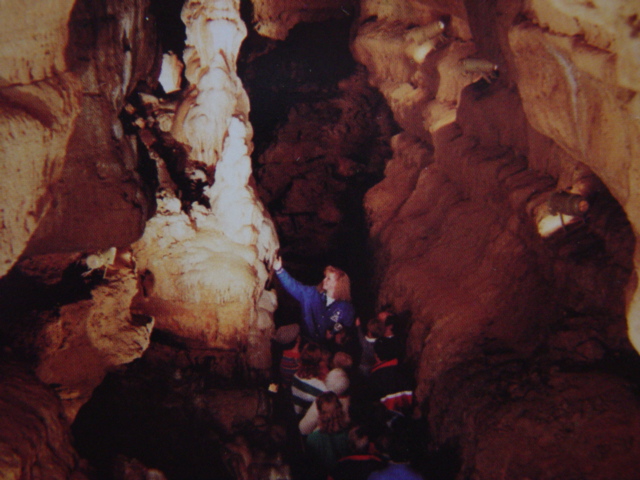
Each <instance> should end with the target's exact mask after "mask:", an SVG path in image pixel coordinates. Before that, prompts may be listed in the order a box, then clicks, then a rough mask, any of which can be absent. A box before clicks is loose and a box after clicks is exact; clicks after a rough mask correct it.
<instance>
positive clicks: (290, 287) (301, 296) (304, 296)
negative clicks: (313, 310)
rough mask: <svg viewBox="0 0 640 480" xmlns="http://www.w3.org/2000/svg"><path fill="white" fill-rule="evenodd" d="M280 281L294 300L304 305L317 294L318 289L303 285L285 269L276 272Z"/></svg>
mask: <svg viewBox="0 0 640 480" xmlns="http://www.w3.org/2000/svg"><path fill="white" fill-rule="evenodd" d="M276 275H277V277H278V280H280V283H281V284H282V286H283V287H284V289H285V290H286V291H287V292H289V293H290V294H291V296H292V297H293V298H295V299H296V300H298V301H299V302H300V303H302V304H304V303H305V302H306V301H308V300H309V299H310V298H311V297H312V295H313V294H314V293H315V292H317V290H316V287H314V286H310V285H303V284H302V283H300V282H299V281H297V280H296V279H295V278H293V277H292V276H291V275H289V272H287V271H286V270H285V269H284V268H283V269H281V270H280V271H278V272H276Z"/></svg>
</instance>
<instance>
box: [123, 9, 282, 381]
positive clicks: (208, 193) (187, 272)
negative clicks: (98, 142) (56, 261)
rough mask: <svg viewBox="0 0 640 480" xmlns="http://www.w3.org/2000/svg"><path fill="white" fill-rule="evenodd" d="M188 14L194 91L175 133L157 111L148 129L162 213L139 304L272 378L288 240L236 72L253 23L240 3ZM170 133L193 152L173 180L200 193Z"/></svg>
mask: <svg viewBox="0 0 640 480" xmlns="http://www.w3.org/2000/svg"><path fill="white" fill-rule="evenodd" d="M182 19H183V21H184V23H185V26H186V34H187V35H186V36H187V38H186V47H185V50H184V53H183V59H184V64H185V76H186V80H187V82H188V83H189V85H188V86H187V87H186V88H187V89H188V91H187V93H186V95H185V97H184V99H183V100H182V102H181V103H180V104H179V105H178V106H177V107H176V110H175V113H174V116H173V118H172V119H171V122H170V127H169V131H168V132H163V131H162V125H163V124H162V123H160V122H158V119H157V117H156V118H154V117H153V112H152V113H151V116H150V117H148V122H152V124H153V125H154V128H152V129H150V130H147V131H145V132H144V133H145V134H146V137H144V138H147V139H148V140H147V142H146V145H147V147H148V148H149V150H150V152H151V155H152V156H154V157H155V158H156V160H157V162H158V167H157V168H158V171H159V172H160V177H161V183H160V188H159V190H158V198H157V201H158V212H157V214H156V216H155V217H154V218H153V219H151V220H150V221H149V222H148V224H147V226H146V230H145V234H144V236H143V237H142V238H141V239H140V240H139V241H138V242H137V243H136V244H135V245H134V246H133V252H134V256H135V258H136V260H137V266H138V268H139V269H140V271H142V272H147V274H146V275H147V277H148V279H149V281H148V284H149V285H150V287H149V288H147V289H145V291H144V292H143V295H142V296H141V297H140V299H139V301H138V302H137V303H136V305H135V306H134V309H135V310H136V311H138V312H140V313H144V314H148V315H151V316H153V317H154V318H155V321H156V325H157V328H160V329H161V330H164V331H168V332H171V333H173V334H175V335H176V337H178V338H179V339H181V340H182V341H184V342H186V343H187V344H190V345H191V347H193V348H200V349H205V350H206V349H217V350H218V351H219V352H220V354H221V355H222V357H224V358H223V360H221V365H228V366H227V367H222V368H223V369H226V374H227V375H229V376H230V375H232V374H233V373H235V365H237V364H241V365H242V364H244V365H245V366H246V368H247V369H248V371H249V372H254V373H256V374H259V375H264V373H265V372H266V371H267V370H268V369H269V368H270V365H271V356H270V337H271V333H272V330H273V323H272V321H271V317H272V314H273V311H274V310H275V307H276V305H277V302H276V299H275V294H274V293H273V292H270V291H267V290H265V285H266V283H267V280H268V269H269V268H270V264H271V261H272V258H273V255H274V253H275V251H276V249H277V246H278V241H277V237H276V233H275V228H274V226H273V224H272V222H271V220H270V218H269V216H268V214H267V213H266V211H265V210H264V207H263V206H262V204H261V203H260V201H259V200H258V198H257V196H256V194H255V192H254V189H253V186H252V185H251V160H250V157H249V153H250V149H251V147H252V146H251V136H252V129H251V126H250V124H249V123H248V116H249V103H248V99H247V95H246V93H245V91H244V89H243V87H242V84H241V82H240V80H239V78H238V76H237V75H236V73H235V65H236V62H237V55H238V51H239V49H240V43H241V42H242V40H243V39H244V37H245V35H246V28H245V25H244V23H243V22H242V20H241V19H240V13H239V2H233V1H230V2H215V3H211V4H202V3H200V2H187V3H185V5H184V6H183V9H182ZM147 101H151V102H155V100H154V99H153V98H152V99H151V100H147ZM166 125H167V126H169V123H168V122H167V124H166ZM163 133H170V134H171V135H172V137H173V140H175V141H177V142H178V145H177V146H176V148H177V149H178V150H179V151H182V152H183V157H182V158H181V160H180V165H179V166H178V167H177V168H176V166H175V165H174V166H173V167H172V168H173V175H174V177H173V178H176V177H182V178H183V179H186V182H187V183H189V184H191V185H198V188H197V192H195V193H194V194H193V197H191V198H189V197H187V196H186V195H187V192H183V193H182V195H183V198H182V199H179V198H178V197H177V194H176V192H177V191H178V189H177V188H176V184H175V181H174V180H173V179H172V177H171V174H170V172H169V169H168V167H167V166H166V165H165V164H163V162H164V161H165V160H164V159H163V158H162V157H161V155H162V152H161V151H159V147H158V145H157V144H156V143H155V140H153V139H154V138H156V137H153V135H157V136H158V137H157V138H160V139H162V135H163ZM181 200H182V201H181ZM225 352H226V353H225Z"/></svg>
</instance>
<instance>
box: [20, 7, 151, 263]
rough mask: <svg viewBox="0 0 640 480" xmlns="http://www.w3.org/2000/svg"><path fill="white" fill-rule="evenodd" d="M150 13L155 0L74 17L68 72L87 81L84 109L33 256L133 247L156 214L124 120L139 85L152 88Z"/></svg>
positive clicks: (86, 10) (76, 11)
mask: <svg viewBox="0 0 640 480" xmlns="http://www.w3.org/2000/svg"><path fill="white" fill-rule="evenodd" d="M148 9H149V2H148V0H137V1H135V2H129V3H128V4H127V5H122V4H120V3H118V2H95V1H90V0H88V1H82V2H76V4H75V6H74V8H73V10H72V12H71V16H70V18H69V27H68V28H69V42H68V46H67V48H66V50H65V53H66V58H67V59H68V60H67V62H68V70H69V71H70V72H71V73H72V74H74V75H75V76H76V77H77V78H78V79H79V80H80V81H81V82H82V101H81V111H80V114H79V117H78V119H77V121H76V122H75V127H74V131H73V134H72V135H71V138H70V140H69V147H68V148H67V152H66V159H65V164H64V169H63V171H62V173H61V177H60V181H59V182H58V183H57V184H55V185H53V186H51V188H50V190H51V193H52V195H53V199H54V200H53V201H54V202H55V209H51V210H50V211H49V212H48V214H47V215H46V216H45V217H44V218H43V219H42V222H41V223H40V225H39V227H38V230H37V231H36V233H35V234H34V235H33V238H32V240H31V242H30V243H29V246H28V248H27V252H26V253H27V254H28V255H35V254H42V253H54V252H61V251H66V252H74V251H91V250H102V249H107V248H110V247H113V246H117V247H125V246H128V245H129V244H130V243H131V242H133V241H135V240H136V239H138V238H139V237H140V235H141V234H142V232H143V230H144V224H145V221H146V220H147V218H148V217H149V216H150V215H151V214H152V212H153V202H152V201H153V196H152V193H151V192H150V188H149V187H148V186H145V184H144V182H143V180H142V179H141V178H140V175H139V170H140V168H141V167H140V163H141V162H142V160H140V159H139V158H138V154H137V145H136V139H135V137H132V136H130V135H129V134H127V133H125V127H124V126H123V124H122V122H121V120H120V118H119V115H120V112H121V110H122V108H123V107H124V104H125V99H126V97H127V96H128V95H130V94H131V92H132V91H133V89H134V88H135V87H136V86H137V85H138V82H144V81H145V80H149V81H150V82H151V78H152V75H153V71H152V69H153V68H154V65H155V64H156V63H157V61H158V58H157V57H158V55H157V51H156V45H155V32H154V30H153V22H150V21H149V18H148V12H147V10H148ZM96 26H99V28H96ZM133 46H135V48H134V47H133Z"/></svg>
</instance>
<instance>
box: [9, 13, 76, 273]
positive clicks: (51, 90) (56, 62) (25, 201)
mask: <svg viewBox="0 0 640 480" xmlns="http://www.w3.org/2000/svg"><path fill="white" fill-rule="evenodd" d="M72 6H73V2H72V1H62V2H50V1H36V2H31V3H29V5H23V4H22V3H20V2H6V3H5V4H4V5H3V9H2V10H3V12H4V13H3V15H2V19H0V27H1V29H2V34H0V77H1V78H2V85H0V104H1V105H2V113H0V156H1V157H2V161H1V162H0V198H1V199H2V210H1V211H0V217H1V218H0V219H1V222H0V223H1V224H2V229H1V230H0V275H4V274H5V273H6V272H7V271H8V270H9V269H10V268H11V266H12V265H13V263H14V262H15V261H16V260H17V259H18V257H19V256H20V254H21V253H22V252H23V250H24V248H25V246H26V244H27V242H28V241H29V238H30V237H31V235H32V234H33V232H34V231H35V230H36V228H37V226H38V224H39V223H40V221H41V220H42V218H43V217H44V215H45V214H46V213H47V211H48V210H49V208H50V206H51V203H52V200H53V198H52V195H51V189H50V187H51V185H52V184H54V183H55V182H56V181H57V180H58V179H59V178H60V175H61V172H62V167H63V164H64V158H65V149H66V146H67V141H68V140H69V137H70V135H71V132H72V128H73V122H74V120H75V118H76V116H77V115H78V113H79V98H78V97H79V91H80V84H79V82H77V81H76V79H75V78H74V77H73V76H72V75H69V74H67V73H64V72H65V71H66V65H65V57H64V54H65V45H66V43H67V38H68V32H67V28H66V25H67V22H68V20H69V14H70V11H71V8H72Z"/></svg>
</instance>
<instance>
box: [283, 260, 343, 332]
mask: <svg viewBox="0 0 640 480" xmlns="http://www.w3.org/2000/svg"><path fill="white" fill-rule="evenodd" d="M273 268H274V269H275V272H276V275H277V277H278V280H280V283H281V284H282V286H283V288H284V289H285V290H286V291H287V292H289V293H290V294H291V295H292V296H293V297H294V298H295V299H296V300H297V301H298V302H299V303H300V305H301V307H302V317H303V323H302V332H303V336H305V337H306V338H308V339H310V340H312V341H314V342H318V343H326V342H327V341H328V340H329V339H332V338H333V336H334V335H335V334H336V333H337V332H340V331H341V330H342V329H345V328H347V329H352V328H353V327H354V323H355V319H354V317H355V310H354V308H353V305H352V304H351V284H350V281H349V276H348V275H347V274H346V273H345V272H343V271H342V270H340V269H339V268H336V267H332V266H328V267H326V268H325V271H324V275H325V276H324V279H323V280H322V283H320V285H318V286H313V285H303V284H302V283H300V282H298V281H297V280H296V279H294V278H293V277H292V276H291V275H290V274H289V273H288V272H287V271H286V270H285V269H284V268H283V266H282V259H281V258H280V257H277V258H276V259H275V261H274V262H273Z"/></svg>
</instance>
